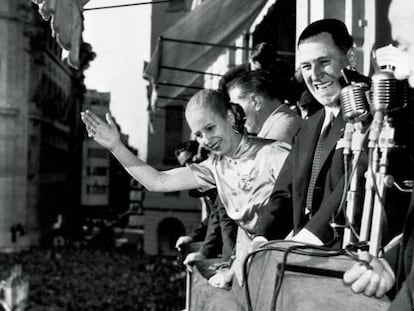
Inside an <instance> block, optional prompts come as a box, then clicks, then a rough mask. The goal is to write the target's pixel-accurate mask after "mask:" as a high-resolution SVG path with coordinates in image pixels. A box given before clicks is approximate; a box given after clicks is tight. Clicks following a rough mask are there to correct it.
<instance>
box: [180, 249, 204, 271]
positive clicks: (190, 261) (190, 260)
mask: <svg viewBox="0 0 414 311" xmlns="http://www.w3.org/2000/svg"><path fill="white" fill-rule="evenodd" d="M205 258H206V257H205V256H204V255H203V254H202V253H200V252H194V253H189V254H188V255H187V256H186V257H185V259H184V261H183V264H184V265H185V266H186V268H187V270H188V271H190V272H192V271H193V270H192V266H193V265H194V264H195V262H196V261H200V260H203V259H205Z"/></svg>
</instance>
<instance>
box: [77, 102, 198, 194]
mask: <svg viewBox="0 0 414 311" xmlns="http://www.w3.org/2000/svg"><path fill="white" fill-rule="evenodd" d="M81 118H82V121H83V123H84V124H85V125H86V130H87V131H88V136H90V137H93V139H94V140H95V141H96V142H97V143H98V144H100V145H101V146H102V147H104V148H106V149H108V150H109V151H110V152H111V153H112V154H113V155H114V156H115V157H116V158H117V160H118V161H119V162H120V163H121V164H122V166H123V167H124V168H125V169H126V170H127V172H128V173H129V174H130V175H131V176H132V177H133V178H135V179H136V180H137V181H139V182H140V183H141V184H142V185H143V186H144V187H145V188H147V189H148V190H149V191H157V192H169V191H180V190H188V189H194V188H197V187H199V183H198V182H197V179H196V178H195V177H194V175H193V173H192V171H191V170H190V169H189V168H188V167H180V168H176V169H171V170H168V171H158V170H156V169H155V168H153V167H152V166H149V165H148V164H146V163H145V162H144V161H142V160H140V159H139V158H138V157H137V156H135V155H134V154H133V153H132V152H131V151H130V150H129V149H128V148H127V147H126V146H125V145H124V144H123V143H122V141H121V139H120V135H119V131H118V128H117V126H116V125H115V124H114V122H113V120H112V118H111V116H110V115H109V113H106V115H105V118H106V122H105V121H104V120H102V119H101V118H99V117H98V116H97V115H96V114H94V113H93V112H91V111H89V110H86V111H85V112H82V113H81Z"/></svg>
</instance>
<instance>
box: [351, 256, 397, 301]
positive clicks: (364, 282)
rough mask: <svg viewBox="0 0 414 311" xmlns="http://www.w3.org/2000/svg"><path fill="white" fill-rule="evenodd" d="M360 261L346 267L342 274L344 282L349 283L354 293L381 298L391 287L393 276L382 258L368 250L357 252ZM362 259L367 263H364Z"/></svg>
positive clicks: (393, 280)
mask: <svg viewBox="0 0 414 311" xmlns="http://www.w3.org/2000/svg"><path fill="white" fill-rule="evenodd" d="M358 257H359V260H361V262H358V263H356V264H355V265H353V266H352V267H351V268H350V269H348V270H347V271H346V272H345V273H344V276H343V280H344V282H345V284H347V285H350V286H351V289H352V291H354V292H355V293H362V292H363V293H364V294H365V295H367V296H372V295H374V294H375V296H376V297H378V298H381V297H382V296H384V295H385V293H386V292H387V291H389V290H390V289H391V287H392V286H393V285H394V282H395V276H394V273H393V271H392V269H391V268H390V266H389V265H388V263H387V262H386V261H385V259H383V258H377V257H374V256H372V255H370V254H369V253H368V252H361V253H360V254H359V256H358ZM362 261H364V262H367V263H369V265H364V264H363V263H362Z"/></svg>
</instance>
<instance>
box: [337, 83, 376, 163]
mask: <svg viewBox="0 0 414 311" xmlns="http://www.w3.org/2000/svg"><path fill="white" fill-rule="evenodd" d="M368 90H369V87H368V85H367V84H366V83H364V82H351V84H349V85H347V86H345V87H344V88H343V89H342V90H341V92H340V94H339V99H340V102H341V107H342V117H343V119H344V120H345V122H346V126H345V132H344V140H343V141H344V149H343V153H344V155H346V154H350V152H351V147H352V145H353V143H352V140H353V135H354V133H355V130H358V132H361V130H362V123H363V122H364V121H365V120H366V119H367V117H368V116H369V105H368V99H367V96H366V92H368Z"/></svg>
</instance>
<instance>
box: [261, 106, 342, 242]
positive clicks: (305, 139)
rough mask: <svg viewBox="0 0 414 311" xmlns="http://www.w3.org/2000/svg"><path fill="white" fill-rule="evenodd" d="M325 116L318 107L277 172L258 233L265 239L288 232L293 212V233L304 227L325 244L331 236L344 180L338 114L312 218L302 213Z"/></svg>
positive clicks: (325, 158)
mask: <svg viewBox="0 0 414 311" xmlns="http://www.w3.org/2000/svg"><path fill="white" fill-rule="evenodd" d="M324 117H325V109H321V110H319V111H318V112H316V113H315V114H314V115H313V116H311V117H310V118H309V119H308V120H306V121H305V122H304V123H303V125H302V128H301V130H300V131H299V133H298V135H297V136H296V138H295V142H294V144H293V147H292V150H291V152H290V154H289V156H288V157H287V159H286V162H285V164H284V165H283V167H282V170H281V171H280V174H279V177H278V180H277V181H276V184H275V188H274V191H273V193H272V196H271V198H270V201H269V204H268V205H267V206H266V207H265V208H264V210H263V212H262V215H261V218H260V220H259V223H258V226H257V230H256V232H257V233H256V234H257V235H263V236H265V237H266V238H267V239H280V238H284V235H285V234H287V233H288V232H289V231H290V228H291V221H289V220H290V219H291V218H292V215H293V229H294V233H297V232H299V231H300V230H301V229H302V228H306V229H308V230H309V231H311V232H312V233H313V234H315V235H316V236H317V237H318V238H319V239H320V240H321V241H322V242H324V243H327V242H329V241H330V240H331V239H332V238H333V233H334V232H333V229H332V228H331V226H330V224H329V222H330V219H331V216H332V215H333V214H334V213H335V212H336V210H337V208H338V206H339V203H340V201H341V196H342V192H343V183H344V164H343V149H338V148H336V146H337V142H338V140H340V138H341V137H342V136H343V132H344V127H345V122H344V121H343V118H342V115H341V113H340V114H339V115H338V116H337V117H336V118H335V119H334V120H333V123H332V127H331V130H330V132H329V135H328V137H327V142H326V152H325V153H324V154H323V155H322V165H321V170H320V172H319V174H318V178H317V181H316V189H315V192H314V196H313V205H312V206H313V207H312V217H311V218H309V215H305V206H306V196H307V190H308V186H309V179H310V175H311V169H312V161H313V156H314V152H315V148H316V144H317V141H318V138H319V135H320V132H321V128H322V124H323V121H324ZM292 209H293V211H292ZM292 212H293V214H292Z"/></svg>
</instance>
